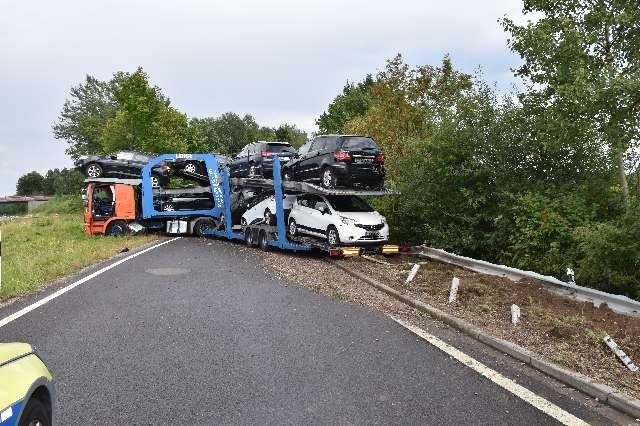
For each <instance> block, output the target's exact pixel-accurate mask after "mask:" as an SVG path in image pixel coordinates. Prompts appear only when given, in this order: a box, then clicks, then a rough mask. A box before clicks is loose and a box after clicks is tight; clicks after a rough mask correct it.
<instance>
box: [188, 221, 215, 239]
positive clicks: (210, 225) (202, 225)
mask: <svg viewBox="0 0 640 426" xmlns="http://www.w3.org/2000/svg"><path fill="white" fill-rule="evenodd" d="M215 228H216V223H215V222H214V221H213V220H211V219H198V220H196V223H194V224H193V235H195V236H197V237H201V238H204V237H206V235H207V231H209V230H212V229H215Z"/></svg>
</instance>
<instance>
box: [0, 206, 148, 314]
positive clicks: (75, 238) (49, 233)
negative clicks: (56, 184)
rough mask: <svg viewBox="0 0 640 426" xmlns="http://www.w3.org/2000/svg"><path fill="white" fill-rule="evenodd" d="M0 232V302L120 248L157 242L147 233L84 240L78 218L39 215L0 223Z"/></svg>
mask: <svg viewBox="0 0 640 426" xmlns="http://www.w3.org/2000/svg"><path fill="white" fill-rule="evenodd" d="M62 203H63V204H65V203H66V201H64V200H63V201H62ZM47 204H48V203H47ZM45 206H46V204H45V205H43V206H42V207H43V208H44V207H45ZM53 207H54V206H49V207H48V209H47V210H50V209H52V208H53ZM62 207H65V206H62ZM69 208H73V207H69ZM0 231H2V239H3V241H2V281H1V283H0V302H2V301H5V300H7V299H10V298H12V297H15V296H22V295H26V294H29V293H33V292H34V291H37V290H38V289H40V288H41V287H42V286H43V284H45V283H47V282H49V281H53V280H55V279H57V278H60V277H63V276H66V275H69V274H71V273H73V272H76V271H78V270H80V269H82V268H83V267H85V266H89V265H91V264H93V263H96V262H99V261H101V260H104V259H107V258H109V257H111V256H113V255H115V254H117V253H119V252H120V251H121V250H122V249H124V248H125V247H126V248H132V247H136V246H140V245H142V244H145V243H148V242H150V241H153V240H155V239H156V238H157V236H153V235H144V236H128V237H120V238H113V237H104V236H95V235H94V236H91V237H88V236H86V235H85V234H84V228H83V223H82V217H81V216H79V215H78V214H49V215H43V214H42V212H40V214H38V215H35V216H31V217H21V218H17V219H14V220H11V221H7V222H0Z"/></svg>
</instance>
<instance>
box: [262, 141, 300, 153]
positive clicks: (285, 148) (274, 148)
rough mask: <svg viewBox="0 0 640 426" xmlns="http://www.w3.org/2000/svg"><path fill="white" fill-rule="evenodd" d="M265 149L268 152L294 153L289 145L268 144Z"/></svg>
mask: <svg viewBox="0 0 640 426" xmlns="http://www.w3.org/2000/svg"><path fill="white" fill-rule="evenodd" d="M265 149H266V150H267V151H269V152H295V150H294V149H293V147H292V146H291V145H285V144H274V143H268V144H267V145H266V147H265Z"/></svg>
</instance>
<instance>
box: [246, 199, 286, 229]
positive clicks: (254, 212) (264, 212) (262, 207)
mask: <svg viewBox="0 0 640 426" xmlns="http://www.w3.org/2000/svg"><path fill="white" fill-rule="evenodd" d="M295 199H296V196H295V195H285V197H284V198H283V199H282V206H283V209H284V212H285V217H286V215H287V214H288V212H289V210H291V206H292V205H293V202H294V201H295ZM275 217H276V198H275V196H273V195H272V196H270V197H267V198H265V199H264V200H262V201H260V202H259V203H258V204H256V205H255V206H253V207H251V208H250V209H249V210H247V211H246V212H244V213H243V214H242V218H241V219H240V225H242V226H247V225H253V224H255V223H258V222H261V221H264V222H266V223H268V224H269V225H273V224H274V223H275V220H276V219H275Z"/></svg>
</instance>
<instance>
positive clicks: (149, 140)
mask: <svg viewBox="0 0 640 426" xmlns="http://www.w3.org/2000/svg"><path fill="white" fill-rule="evenodd" d="M53 133H54V136H55V137H56V138H57V139H62V140H65V141H66V142H67V143H68V144H69V147H68V148H67V154H69V155H70V156H71V157H72V158H74V159H76V158H78V157H79V156H80V155H86V154H107V153H110V152H113V151H117V150H120V149H130V150H138V151H146V152H152V153H167V152H197V151H200V150H201V149H202V148H203V144H202V141H203V137H202V135H201V133H200V130H199V129H198V128H197V127H193V126H190V125H189V122H188V120H187V116H186V115H185V114H182V113H180V112H179V111H177V110H176V109H175V108H173V107H171V103H170V101H169V99H168V98H167V97H166V96H164V95H163V94H162V91H161V90H160V88H159V87H157V86H154V87H152V86H150V84H149V77H148V76H147V74H146V73H145V72H144V70H143V69H142V68H138V69H137V70H136V71H135V72H134V73H124V72H118V73H115V74H114V75H113V78H112V79H111V80H110V81H108V82H104V81H100V80H98V79H96V78H95V77H92V76H87V78H86V81H85V82H84V83H81V84H80V85H79V86H78V87H73V88H72V89H71V99H69V100H67V101H66V102H65V104H64V106H63V108H62V112H61V113H60V117H59V118H58V122H57V123H56V124H55V125H54V126H53Z"/></svg>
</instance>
